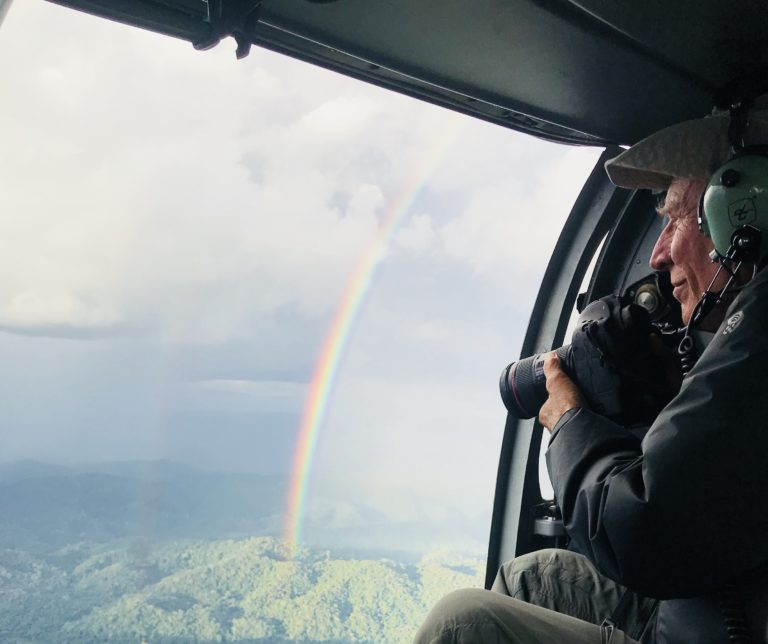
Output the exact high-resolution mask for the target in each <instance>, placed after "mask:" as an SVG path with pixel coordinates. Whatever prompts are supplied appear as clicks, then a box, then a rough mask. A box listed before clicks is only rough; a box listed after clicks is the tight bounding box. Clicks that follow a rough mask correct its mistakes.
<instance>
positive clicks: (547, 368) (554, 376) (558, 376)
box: [544, 351, 571, 394]
mask: <svg viewBox="0 0 768 644" xmlns="http://www.w3.org/2000/svg"><path fill="white" fill-rule="evenodd" d="M544 376H545V377H546V379H547V383H546V384H547V392H548V393H550V394H552V393H553V390H554V389H555V388H556V387H558V385H562V384H564V383H566V382H571V379H570V378H569V377H568V376H566V375H565V372H564V371H563V370H562V368H561V367H560V358H558V357H557V354H556V353H555V352H554V351H550V352H549V353H548V354H547V355H546V357H545V358H544Z"/></svg>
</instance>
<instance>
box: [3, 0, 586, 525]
mask: <svg viewBox="0 0 768 644" xmlns="http://www.w3.org/2000/svg"><path fill="white" fill-rule="evenodd" d="M0 83H1V84H2V87H3V101H2V102H0V132H1V133H2V141H3V146H2V149H0V177H2V184H3V188H2V190H1V191H0V355H1V356H2V359H0V410H2V412H1V413H0V433H1V435H2V438H3V445H4V458H5V459H7V460H15V459H21V458H35V459H40V460H46V461H57V462H79V461H99V460H124V459H147V458H170V459H174V460H181V461H185V462H188V463H191V464H193V465H197V466H200V467H206V468H213V469H233V470H250V471H260V472H276V473H285V472H287V470H288V468H289V467H290V459H291V452H292V448H293V442H294V439H295V433H296V430H297V428H298V422H299V416H300V413H301V408H302V405H303V400H304V395H305V393H306V387H307V383H308V380H309V378H310V376H311V372H312V368H313V364H314V361H315V359H316V357H317V354H318V351H319V349H320V346H321V343H322V340H323V337H324V335H325V333H326V331H327V326H328V323H329V321H330V319H331V317H332V315H333V312H334V310H335V308H336V306H337V305H338V300H339V297H340V294H341V293H342V292H343V290H344V288H345V284H346V281H347V279H348V277H349V275H350V271H351V270H352V268H353V267H354V266H355V265H356V262H357V259H358V257H359V255H360V253H361V252H363V251H364V249H365V248H366V247H367V246H368V244H369V243H370V241H371V239H372V238H373V237H374V236H375V235H376V234H377V226H378V224H379V222H380V221H381V218H382V217H383V215H384V213H385V212H386V210H387V207H388V205H390V204H391V203H392V200H393V199H394V198H395V196H396V195H397V193H398V191H399V190H400V189H401V187H402V186H403V185H405V184H407V182H408V180H409V178H410V177H412V176H413V174H414V172H416V171H417V170H418V168H419V167H420V166H419V164H420V159H422V157H423V156H424V154H425V151H426V152H428V151H429V150H430V149H432V148H433V147H434V146H435V145H442V144H445V143H446V141H447V142H448V146H447V148H446V152H445V153H444V154H443V155H442V156H441V158H440V159H439V161H438V162H437V164H436V165H435V167H434V171H433V172H432V173H431V174H430V176H429V177H428V180H427V181H426V182H425V183H424V185H423V186H422V189H421V190H420V192H419V193H418V195H417V197H416V198H415V200H414V202H413V204H412V206H411V208H410V210H409V213H408V215H407V217H406V219H405V221H404V223H403V225H402V226H401V228H400V229H399V231H398V232H397V233H396V234H395V236H394V238H393V239H392V242H391V244H390V246H389V248H388V250H387V252H386V254H385V257H384V258H383V260H382V261H381V263H380V265H379V267H378V269H377V272H376V274H375V278H374V285H373V288H372V290H371V292H370V295H369V297H368V298H367V300H366V302H365V305H364V307H363V311H362V314H361V316H360V318H359V320H358V323H357V324H356V326H355V328H354V330H353V333H352V336H351V340H350V344H349V346H348V348H347V351H346V353H345V359H344V361H343V363H342V370H341V372H340V376H339V379H338V381H337V385H336V388H335V390H334V394H333V397H332V404H331V408H330V410H329V414H328V416H327V418H326V421H325V424H324V426H323V430H322V434H321V437H320V441H319V445H318V452H317V460H316V463H315V468H314V472H315V477H316V483H315V484H314V485H313V488H312V494H311V495H310V501H312V499H313V498H314V499H315V505H316V507H318V508H320V507H328V504H330V505H333V503H334V501H332V500H331V501H328V499H338V498H341V497H344V498H345V499H347V501H348V502H349V503H357V502H359V503H366V504H369V505H373V506H375V507H376V508H378V509H379V510H380V511H382V512H384V513H389V514H390V515H391V516H393V517H400V518H404V519H409V518H418V517H420V516H424V515H425V514H430V513H431V514H434V518H435V519H436V520H438V519H440V517H443V516H450V515H451V513H468V514H467V516H469V515H470V514H472V513H473V512H477V513H480V514H483V515H485V516H487V512H488V510H489V508H490V502H491V497H492V490H493V482H494V477H495V471H496V464H497V463H496V461H497V456H498V450H499V447H500V441H501V433H502V429H503V422H504V410H503V407H502V405H501V402H500V401H499V397H498V392H497V378H498V373H499V372H500V370H501V368H502V367H503V366H504V365H505V364H506V363H507V362H509V361H510V360H511V359H513V358H515V357H517V355H518V351H519V346H520V343H521V341H522V336H523V334H524V331H525V326H526V324H527V321H528V315H529V311H530V307H531V305H532V303H533V299H534V297H535V294H536V291H537V289H538V284H539V281H540V279H541V275H542V274H543V270H544V268H545V266H546V262H547V260H548V257H549V254H550V252H551V249H552V248H553V246H554V244H555V241H556V238H557V234H558V233H559V230H560V228H561V226H562V223H563V221H564V220H565V217H566V216H567V214H568V211H569V210H570V207H571V204H572V203H573V201H574V199H575V198H576V196H577V194H578V191H579V189H580V187H581V185H582V183H583V181H584V179H585V178H586V176H587V174H588V172H589V171H590V170H591V168H592V166H593V164H594V162H595V160H596V158H597V156H598V151H597V150H594V149H577V148H569V147H564V146H556V145H553V144H548V143H544V142H541V141H538V140H535V139H533V138H531V137H527V136H524V135H520V134H516V133H514V132H511V131H506V130H503V129H501V128H499V127H496V126H492V125H489V124H486V123H483V122H480V121H474V120H471V119H469V118H466V117H463V116H460V115H457V114H454V113H451V112H449V111H447V110H443V109H440V108H437V107H434V106H430V105H426V104H421V103H418V102H417V101H414V100H412V99H409V98H405V97H402V96H398V95H396V94H393V93H389V92H386V91H384V90H381V89H378V88H375V87H369V86H366V85H364V84H362V83H360V82H357V81H353V80H350V79H346V78H344V77H341V76H339V75H337V74H334V73H331V72H328V71H324V70H321V69H317V68H313V67H311V66H308V65H306V64H303V63H299V62H297V61H293V60H291V59H288V58H285V57H281V56H278V55H276V54H273V53H270V52H266V51H263V50H260V49H258V48H255V49H254V50H253V51H252V53H251V55H250V57H249V58H247V59H246V60H244V61H236V60H235V57H234V43H230V42H224V43H222V44H221V45H220V46H219V47H218V48H217V49H215V50H213V51H209V52H196V51H194V50H193V48H192V47H191V45H189V44H188V43H183V42H179V41H175V40H172V39H169V38H164V37H160V36H157V35H153V34H149V33H146V32H142V31H139V30H135V29H130V28H127V27H124V26H122V25H117V24H112V23H108V22H105V21H102V20H98V19H95V18H92V17H90V16H87V15H83V14H78V13H76V12H73V11H71V10H67V9H62V8H60V7H58V6H55V5H52V4H49V3H45V2H39V1H33V0H26V1H25V2H16V3H15V4H14V5H13V6H12V7H11V11H10V12H9V14H8V16H7V18H6V20H5V22H4V24H3V26H2V29H1V30H0ZM323 503H325V504H326V505H325V506H323ZM485 527H486V526H483V529H485Z"/></svg>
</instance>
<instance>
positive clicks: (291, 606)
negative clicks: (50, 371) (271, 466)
mask: <svg viewBox="0 0 768 644" xmlns="http://www.w3.org/2000/svg"><path fill="white" fill-rule="evenodd" d="M35 467H38V466H35ZM32 470H34V472H32ZM30 472H32V473H30ZM84 476H85V478H83V477H84ZM192 478H194V477H192ZM173 480H176V483H173V484H172V481H173ZM137 481H139V483H138V484H140V483H141V481H142V478H141V477H140V476H137V475H136V473H135V472H134V473H132V474H130V475H128V474H126V473H125V472H123V473H121V474H119V475H116V474H114V473H112V474H104V473H96V474H94V473H89V474H87V475H83V474H81V473H77V472H71V471H66V472H51V471H48V470H46V471H44V472H40V471H39V469H37V470H35V469H34V468H33V467H32V466H31V465H29V464H27V465H25V466H24V467H23V468H21V470H19V469H18V467H17V469H16V470H14V471H13V472H10V473H9V471H8V470H7V468H6V470H2V469H0V512H2V516H3V517H4V522H3V526H2V530H0V641H2V642H5V643H12V644H21V643H24V644H29V643H35V644H37V643H41V644H42V643H45V644H48V643H51V644H69V643H73V644H74V643H79V644H89V643H96V642H116V643H126V644H127V643H131V644H140V643H142V642H146V643H147V644H178V643H181V642H201V643H203V642H204V643H209V642H211V643H212V642H241V643H245V642H334V643H340V642H376V643H383V642H408V641H410V639H411V638H412V636H413V633H414V631H415V629H416V628H417V626H418V624H419V622H420V621H421V620H422V619H423V617H424V615H425V613H426V611H427V610H428V608H429V607H430V606H431V605H432V604H434V603H435V602H436V601H437V600H438V599H439V598H440V597H441V596H443V595H444V594H445V593H447V592H449V591H450V590H453V589H455V588H460V587H469V586H475V587H477V586H481V585H482V582H483V575H482V573H483V570H484V562H483V561H482V560H481V559H479V558H478V557H476V556H475V557H472V556H462V555H459V554H457V553H456V552H449V551H436V552H432V553H430V554H429V555H426V556H423V557H422V558H421V559H420V560H417V561H411V562H406V561H397V560H394V559H391V558H382V557H373V556H372V557H365V556H359V555H358V556H351V555H347V556H344V555H343V554H339V553H331V552H329V551H327V550H321V549H308V548H305V549H302V550H301V551H300V552H299V553H298V555H297V556H296V557H295V558H291V557H290V556H289V552H288V550H287V548H286V546H285V545H284V544H283V542H282V541H281V540H280V539H279V538H277V537H275V536H257V537H240V538H213V537H212V534H209V535H208V536H203V537H200V536H197V537H196V538H189V537H187V538H184V537H182V536H180V535H179V534H174V533H182V532H188V533H192V534H194V533H196V532H197V533H202V532H205V530H204V529H203V527H204V524H205V521H204V519H205V514H206V513H208V514H212V515H213V516H210V517H209V519H210V520H211V524H210V526H211V529H213V530H214V532H216V531H219V532H221V531H222V530H223V529H224V527H226V528H227V530H229V531H233V530H234V528H237V529H238V530H242V529H243V528H244V527H246V526H244V525H243V521H242V520H239V519H236V518H233V519H232V520H231V523H232V525H228V526H224V527H222V526H223V523H222V521H223V520H224V513H221V515H218V514H217V513H216V512H215V511H213V509H214V508H215V506H216V503H215V498H214V499H213V500H211V499H212V497H211V496H210V494H209V496H208V497H205V498H202V499H201V498H199V497H198V499H197V500H198V501H199V502H200V506H201V508H202V510H205V512H198V513H193V512H191V508H188V507H186V506H184V503H182V499H178V503H172V502H171V501H172V500H173V499H172V498H171V497H172V495H170V496H169V494H170V493H168V494H166V495H165V496H164V495H162V494H160V495H159V496H157V495H156V496H154V497H152V499H150V501H154V502H156V503H161V504H168V505H169V506H172V507H174V512H173V513H171V514H172V519H173V521H175V522H176V523H175V524H174V523H173V521H171V520H165V519H164V520H163V521H162V522H160V524H159V526H158V524H157V521H156V519H153V521H154V523H153V525H154V526H155V527H156V528H157V530H156V532H155V533H154V534H155V536H153V537H152V538H147V537H146V536H141V535H140V534H139V532H142V531H140V530H138V526H139V525H141V522H142V521H146V517H142V514H141V507H133V506H131V504H130V502H131V501H132V499H133V498H134V497H133V495H131V494H128V493H127V490H128V489H129V488H130V486H131V485H137ZM120 482H122V485H121V484H120ZM126 482H127V483H126ZM144 482H146V480H144ZM183 482H186V483H187V484H190V485H191V484H192V479H191V478H190V474H189V473H188V472H183V473H179V472H175V473H174V474H173V475H172V476H168V477H167V478H166V483H167V486H168V489H171V490H173V494H177V493H178V494H182V493H183V494H182V496H184V495H186V496H185V498H188V499H189V500H190V501H193V500H194V498H195V497H194V492H195V491H197V492H200V491H201V490H202V489H203V488H202V487H198V488H195V487H194V485H193V486H192V492H190V489H189V488H185V486H184V485H183ZM198 483H199V482H198ZM240 483H242V481H240V480H239V479H237V480H235V481H234V482H233V481H231V480H230V481H226V480H225V481H224V483H223V486H224V489H225V490H227V491H228V492H230V493H233V494H234V493H235V492H236V490H237V489H238V486H239V485H240ZM266 483H267V484H269V485H271V484H272V482H269V481H267V482H266ZM213 487H215V486H212V485H210V480H209V485H208V489H209V493H211V494H212V492H211V490H212V489H213ZM152 489H155V490H156V489H157V486H156V485H153V486H152ZM78 495H79V497H78ZM214 497H215V495H214ZM206 498H207V499H208V500H207V501H206ZM236 500H239V501H243V500H244V497H237V498H236ZM145 501H146V499H145ZM120 503H123V506H120ZM260 503H261V507H262V508H263V509H264V511H265V513H264V514H263V515H262V516H261V517H259V516H257V515H258V513H252V514H251V518H250V519H249V521H252V522H253V523H254V525H257V524H259V522H262V523H265V524H266V523H269V522H270V520H269V519H268V518H267V517H268V516H269V513H270V512H271V511H272V510H273V508H272V507H271V504H270V503H269V502H268V501H267V500H266V499H265V498H262V500H261V501H260ZM126 504H127V506H126ZM206 504H208V505H210V507H208V506H207V505H206ZM126 507H128V509H130V510H131V511H134V510H135V511H136V512H137V514H136V515H134V516H133V517H132V518H131V519H130V520H129V519H128V518H126V517H127V516H128V515H129V512H127V511H126ZM198 509H200V508H198ZM209 510H210V511H211V512H209ZM174 525H175V529H174ZM143 532H146V530H143Z"/></svg>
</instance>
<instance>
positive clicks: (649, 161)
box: [605, 97, 768, 190]
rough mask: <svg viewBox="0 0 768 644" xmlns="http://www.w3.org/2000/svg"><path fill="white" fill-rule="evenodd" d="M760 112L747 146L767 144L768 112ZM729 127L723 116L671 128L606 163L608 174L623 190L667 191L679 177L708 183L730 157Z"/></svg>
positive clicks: (754, 111) (751, 125) (752, 119)
mask: <svg viewBox="0 0 768 644" xmlns="http://www.w3.org/2000/svg"><path fill="white" fill-rule="evenodd" d="M761 98H762V97H761ZM761 103H762V101H761ZM760 108H761V109H752V110H750V112H749V121H748V124H747V127H746V129H745V131H744V143H745V144H746V145H764V144H768V109H762V108H763V106H762V105H760ZM729 123H730V116H729V114H728V112H721V113H718V114H714V115H712V116H707V117H705V118H701V119H693V120H691V121H683V122H682V123H678V124H676V125H671V126H669V127H667V128H664V129H663V130H659V131H658V132H656V133H655V134H651V136H649V137H647V138H645V139H643V140H642V141H640V142H639V143H636V144H635V145H633V146H632V147H631V148H629V149H628V150H625V151H624V152H622V153H621V154H620V155H619V156H617V157H614V158H613V159H610V160H609V161H607V162H606V164H605V170H606V172H607V173H608V177H609V178H610V180H611V181H612V182H613V183H615V184H616V185H617V186H621V187H623V188H650V189H651V190H666V189H667V188H668V187H669V184H670V182H671V181H672V179H673V178H676V177H677V178H681V179H701V180H703V181H707V180H708V179H709V177H710V176H711V175H712V173H713V172H714V171H715V170H717V168H718V167H719V166H721V165H722V164H723V163H725V162H726V161H727V160H728V158H729V157H730V156H731V145H730V142H729V140H728V125H729Z"/></svg>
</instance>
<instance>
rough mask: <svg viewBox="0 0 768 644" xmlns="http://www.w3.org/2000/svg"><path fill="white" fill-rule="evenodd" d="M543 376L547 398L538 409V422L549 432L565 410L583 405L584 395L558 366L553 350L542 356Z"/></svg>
mask: <svg viewBox="0 0 768 644" xmlns="http://www.w3.org/2000/svg"><path fill="white" fill-rule="evenodd" d="M544 376H545V377H546V379H547V392H548V393H549V398H547V402H545V403H544V404H543V405H542V407H541V411H539V422H540V423H541V424H542V425H544V427H546V428H547V429H548V430H549V431H550V432H551V431H552V429H553V428H554V427H555V425H557V421H559V420H560V417H561V416H562V415H563V414H564V413H565V412H567V411H568V410H569V409H573V408H574V407H582V406H583V405H584V396H582V395H581V390H579V388H578V387H577V386H576V383H575V382H573V380H571V379H570V378H569V377H568V376H566V375H565V372H564V371H563V370H562V369H561V368H560V359H559V358H558V357H557V354H556V353H555V352H554V351H552V352H550V353H548V354H547V357H546V358H544Z"/></svg>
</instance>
